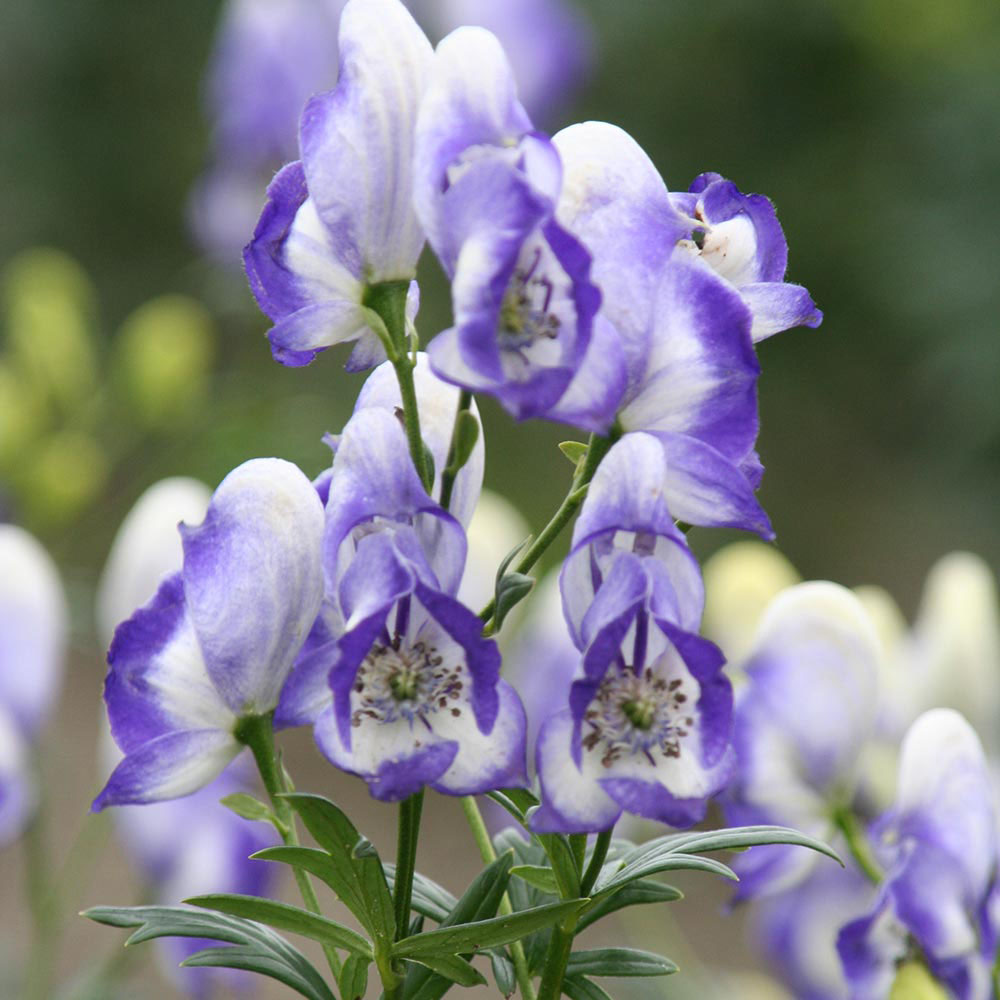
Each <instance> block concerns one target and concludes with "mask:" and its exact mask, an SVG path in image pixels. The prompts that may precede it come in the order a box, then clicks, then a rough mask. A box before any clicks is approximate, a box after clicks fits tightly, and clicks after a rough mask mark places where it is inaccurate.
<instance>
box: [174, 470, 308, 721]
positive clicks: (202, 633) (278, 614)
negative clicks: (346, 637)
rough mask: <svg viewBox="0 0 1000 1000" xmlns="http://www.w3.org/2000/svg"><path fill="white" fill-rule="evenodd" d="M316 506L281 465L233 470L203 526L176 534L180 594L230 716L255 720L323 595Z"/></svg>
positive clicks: (269, 705) (273, 699) (297, 475)
mask: <svg viewBox="0 0 1000 1000" xmlns="http://www.w3.org/2000/svg"><path fill="white" fill-rule="evenodd" d="M322 535H323V508H322V506H321V504H320V502H319V497H318V496H317V495H316V491H315V490H314V489H313V487H312V484H311V483H310V482H309V480H308V479H306V477H305V476H304V475H303V474H302V472H301V471H300V470H299V469H298V468H297V467H296V466H294V465H292V464H291V463H289V462H285V461H282V460H281V459H276V458H263V459H254V460H252V461H250V462H245V463H244V464H243V465H241V466H239V467H238V468H237V469H234V470H233V471H232V472H231V473H230V474H229V475H228V476H227V477H226V478H225V479H224V480H223V481H222V483H221V484H220V486H219V488H218V489H217V490H216V491H215V494H214V496H213V497H212V502H211V504H210V505H209V508H208V513H207V514H206V516H205V520H204V522H203V523H202V524H201V525H199V526H197V527H187V526H185V527H184V528H183V529H182V536H183V544H184V571H183V580H184V594H185V599H186V602H187V606H188V613H189V614H190V617H191V620H192V622H193V624H194V628H195V632H196V633H197V636H198V642H199V645H200V646H201V649H202V652H203V654H204V657H205V666H206V668H207V670H208V674H209V676H210V677H211V678H212V682H213V684H214V685H215V687H216V688H217V690H218V691H219V693H220V694H221V695H222V697H223V698H224V699H225V701H226V703H227V704H228V705H229V707H230V708H231V709H232V710H233V711H234V712H236V713H237V714H240V715H244V714H250V713H256V714H263V713H266V712H269V711H270V710H271V709H273V708H274V707H275V706H276V705H277V703H278V696H279V694H280V692H281V687H282V685H283V684H284V682H285V678H286V677H287V676H288V673H289V671H290V670H291V667H292V662H293V661H294V659H295V657H296V655H297V654H298V652H299V649H300V648H301V647H302V644H303V642H304V641H305V639H306V636H307V635H308V633H309V629H310V628H311V627H312V624H313V622H314V621H315V619H316V615H317V613H318V611H319V607H320V602H321V600H322V597H323V572H322V566H321V562H320V548H321V542H322Z"/></svg>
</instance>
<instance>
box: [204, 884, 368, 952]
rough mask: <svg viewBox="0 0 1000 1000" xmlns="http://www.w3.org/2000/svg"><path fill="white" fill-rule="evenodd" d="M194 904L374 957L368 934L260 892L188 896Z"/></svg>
mask: <svg viewBox="0 0 1000 1000" xmlns="http://www.w3.org/2000/svg"><path fill="white" fill-rule="evenodd" d="M184 902H185V903H188V904H190V905H191V906H200V907H202V908H204V909H206V910H215V911H217V912H219V913H227V914H229V915H230V916H233V917H242V918H244V919H246V920H256V921H258V922H259V923H262V924H267V925H268V926H269V927H277V928H279V929H280V930H283V931H292V932H293V933H295V934H301V935H302V936H303V937H307V938H311V939H312V940H313V941H319V942H320V944H332V945H333V946H334V947H335V948H343V949H345V950H346V951H349V952H352V953H353V954H355V955H362V956H363V957H365V958H371V957H372V946H371V942H369V941H368V940H367V939H366V938H363V937H362V936H361V935H360V934H358V933H357V931H352V930H351V929H350V928H349V927H344V925H343V924H338V923H337V922H336V921H334V920H330V919H329V918H327V917H321V916H319V914H316V913H310V912H309V911H308V910H303V909H300V908H299V907H297V906H290V905H289V904H288V903H279V902H277V901H276V900H273V899H262V898H261V897H259V896H240V895H236V894H232V893H212V894H209V895H205V896H192V897H191V898H190V899H186V900H184Z"/></svg>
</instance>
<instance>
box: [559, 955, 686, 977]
mask: <svg viewBox="0 0 1000 1000" xmlns="http://www.w3.org/2000/svg"><path fill="white" fill-rule="evenodd" d="M676 971H677V966H676V965H675V964H674V963H673V962H671V961H670V959H669V958H664V957H663V956H662V955H655V954H654V953H653V952H651V951H639V950H638V949H637V948H595V949H593V950H592V951H574V952H573V953H572V954H571V955H570V956H569V961H568V962H567V963H566V975H568V976H618V977H623V976H669V975H670V974H671V973H673V972H676Z"/></svg>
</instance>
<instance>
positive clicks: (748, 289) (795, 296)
mask: <svg viewBox="0 0 1000 1000" xmlns="http://www.w3.org/2000/svg"><path fill="white" fill-rule="evenodd" d="M740 295H741V297H742V298H743V301H744V302H745V303H746V304H747V305H748V306H749V307H750V312H752V313H753V326H752V327H751V328H750V335H751V337H753V341H754V343H755V344H756V343H757V342H758V341H761V340H764V339H765V338H766V337H770V336H772V335H773V334H775V333H781V331H782V330H790V329H792V327H794V326H810V327H817V326H819V325H820V323H822V322H823V314H822V313H821V312H820V311H819V310H818V309H817V308H816V304H815V303H814V302H813V300H812V296H811V295H810V294H809V292H808V291H806V289H805V288H803V287H802V286H801V285H790V284H786V283H785V282H777V281H768V282H760V283H755V284H749V285H743V286H742V287H741V288H740Z"/></svg>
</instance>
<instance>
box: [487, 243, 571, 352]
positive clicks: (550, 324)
mask: <svg viewBox="0 0 1000 1000" xmlns="http://www.w3.org/2000/svg"><path fill="white" fill-rule="evenodd" d="M541 259H542V250H541V247H535V252H534V254H532V256H531V260H530V262H529V263H528V265H527V266H526V267H518V269H517V270H516V271H515V272H514V277H513V279H512V280H511V283H510V284H509V285H508V286H507V291H506V293H505V294H504V298H503V303H502V305H501V306H500V330H499V334H500V344H501V346H502V347H508V348H512V349H515V350H516V349H518V348H522V347H527V346H529V345H531V344H533V343H535V341H537V340H541V339H542V338H545V339H548V340H554V339H555V338H556V337H558V336H559V317H558V316H556V315H555V313H553V312H551V311H550V307H551V305H552V295H553V292H554V291H555V287H554V286H553V284H552V281H551V280H550V279H549V278H548V277H547V276H546V274H545V273H544V271H541V270H539V264H540V263H541Z"/></svg>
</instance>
